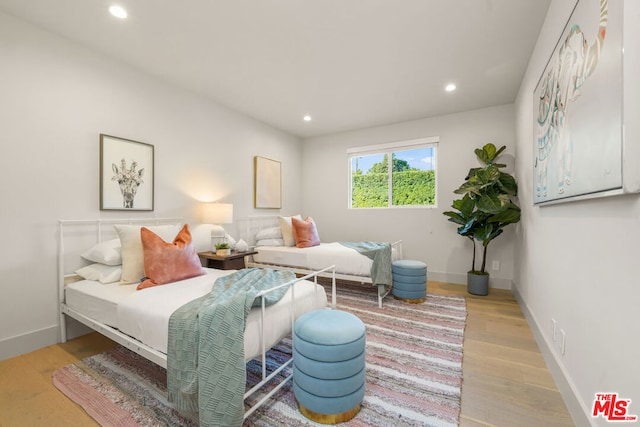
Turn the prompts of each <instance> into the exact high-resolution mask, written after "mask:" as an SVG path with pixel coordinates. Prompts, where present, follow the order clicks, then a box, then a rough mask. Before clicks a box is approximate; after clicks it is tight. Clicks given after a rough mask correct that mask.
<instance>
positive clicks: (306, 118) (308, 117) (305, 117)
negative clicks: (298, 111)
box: [302, 115, 311, 122]
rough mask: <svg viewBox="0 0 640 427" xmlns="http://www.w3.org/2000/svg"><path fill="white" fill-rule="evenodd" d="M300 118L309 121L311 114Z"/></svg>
mask: <svg viewBox="0 0 640 427" xmlns="http://www.w3.org/2000/svg"><path fill="white" fill-rule="evenodd" d="M302 120H304V121H305V122H310V121H311V116H309V115H306V116H304V117H303V118H302Z"/></svg>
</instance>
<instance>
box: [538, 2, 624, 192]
mask: <svg viewBox="0 0 640 427" xmlns="http://www.w3.org/2000/svg"><path fill="white" fill-rule="evenodd" d="M622 17H623V15H622V2H617V1H616V2H609V1H608V0H579V1H578V2H577V3H576V5H575V7H574V9H573V12H572V14H571V16H570V18H569V21H568V22H567V24H566V26H565V28H564V31H563V32H562V34H561V36H560V39H559V40H558V43H557V45H556V47H555V50H554V51H553V54H552V55H551V57H550V59H549V61H548V63H547V66H546V68H545V69H544V72H543V73H542V76H541V77H540V80H539V82H538V84H537V86H536V88H535V91H534V96H533V101H534V106H533V112H534V123H533V125H534V165H533V169H534V177H533V185H534V188H533V198H534V203H535V204H543V203H548V202H559V201H569V200H574V199H577V198H584V197H594V196H597V195H598V194H602V195H606V193H615V192H616V190H618V191H622V190H621V189H622V185H623V171H622V162H623V159H622V157H623V134H622V121H623V112H622V85H623V83H622V35H623V33H622Z"/></svg>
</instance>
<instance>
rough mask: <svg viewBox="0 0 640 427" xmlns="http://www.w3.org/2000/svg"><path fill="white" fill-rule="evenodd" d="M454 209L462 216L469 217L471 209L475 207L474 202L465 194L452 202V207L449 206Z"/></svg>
mask: <svg viewBox="0 0 640 427" xmlns="http://www.w3.org/2000/svg"><path fill="white" fill-rule="evenodd" d="M451 207H453V208H454V209H457V210H459V211H460V212H461V213H462V215H464V216H467V217H468V216H471V214H472V213H473V209H474V208H475V207H476V202H475V200H473V199H472V198H471V197H469V195H468V194H465V195H464V197H463V198H462V199H458V200H454V201H453V205H451Z"/></svg>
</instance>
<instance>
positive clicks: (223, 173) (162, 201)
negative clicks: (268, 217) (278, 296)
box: [0, 13, 302, 359]
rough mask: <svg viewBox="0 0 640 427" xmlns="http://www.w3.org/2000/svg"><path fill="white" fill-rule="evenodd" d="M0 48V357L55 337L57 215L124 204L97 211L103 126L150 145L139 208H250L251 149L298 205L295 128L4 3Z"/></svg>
mask: <svg viewBox="0 0 640 427" xmlns="http://www.w3.org/2000/svg"><path fill="white" fill-rule="evenodd" d="M0 58H1V64H0V94H1V96H0V123H1V124H0V179H1V181H2V184H1V185H2V186H1V188H2V190H1V194H2V203H1V204H0V220H1V221H2V224H3V227H2V230H3V238H4V241H5V243H4V244H3V245H2V251H1V256H0V292H1V295H2V298H0V359H2V358H6V357H9V356H12V355H16V354H19V353H23V352H26V351H30V350H32V349H35V348H39V347H42V346H45V345H48V344H51V343H54V342H56V339H57V322H58V317H57V304H56V301H57V284H56V280H57V279H56V277H57V276H56V275H57V271H56V258H55V256H56V227H57V220H58V219H79V218H100V217H102V218H112V217H127V216H131V214H132V213H131V212H129V213H126V212H125V213H114V212H101V211H100V210H99V200H98V198H99V196H98V194H99V189H98V187H99V176H98V167H99V134H100V133H106V134H110V135H115V136H120V137H123V138H129V139H133V140H137V141H141V142H145V143H149V144H152V145H154V147H155V172H156V174H155V211H154V212H142V213H137V214H136V216H142V217H148V216H158V217H163V216H165V217H166V216H182V217H184V218H185V219H186V220H187V221H188V222H190V223H191V224H194V223H197V222H198V215H197V208H196V206H197V203H198V201H202V200H206V201H213V200H221V201H225V202H232V203H233V204H234V208H235V217H236V218H240V217H246V216H247V215H249V214H256V213H258V212H256V211H255V210H254V209H253V156H255V155H261V156H266V157H270V158H273V159H278V160H281V161H282V162H283V195H284V197H283V203H284V204H283V212H291V211H297V210H300V208H301V205H302V201H301V198H300V194H301V190H302V184H301V170H302V167H301V153H302V149H301V144H300V141H299V139H298V138H296V137H293V136H291V135H288V134H286V133H283V132H281V131H279V130H276V129H273V128H271V127H269V126H266V125H264V124H262V123H259V122H257V121H255V120H252V119H250V118H248V117H246V116H243V115H241V114H238V113H235V112H233V111H230V110H228V109H226V108H224V107H221V106H219V105H217V104H215V103H212V102H210V101H208V100H205V99H204V98H201V97H199V96H197V95H194V94H190V93H187V92H185V91H182V90H180V89H177V88H174V87H172V86H169V85H166V84H164V83H162V82H161V81H158V80H156V79H154V78H152V77H149V76H147V75H144V74H141V73H139V72H137V71H135V70H132V69H130V68H127V67H125V66H122V65H120V64H119V63H117V62H114V61H112V60H110V59H109V58H106V57H104V56H101V55H99V54H97V53H95V52H92V51H89V50H86V49H84V48H83V47H81V46H79V45H77V44H74V43H71V42H69V41H67V40H65V39H62V38H59V37H57V36H55V35H53V34H50V33H47V32H44V31H42V30H40V29H37V28H35V27H33V26H31V25H28V24H26V23H24V22H22V21H19V20H17V19H15V18H13V17H10V16H8V15H5V14H2V13H0ZM268 212H269V213H273V211H268ZM261 213H264V211H262V212H261ZM227 229H230V230H231V231H233V229H234V227H233V226H230V227H227Z"/></svg>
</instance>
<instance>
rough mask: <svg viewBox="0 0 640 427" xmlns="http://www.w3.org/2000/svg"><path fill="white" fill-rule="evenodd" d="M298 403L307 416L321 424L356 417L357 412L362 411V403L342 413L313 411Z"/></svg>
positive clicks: (335, 422)
mask: <svg viewBox="0 0 640 427" xmlns="http://www.w3.org/2000/svg"><path fill="white" fill-rule="evenodd" d="M297 403H298V409H300V412H301V413H302V415H304V416H305V417H307V418H309V419H310V420H311V421H315V422H317V423H320V424H338V423H343V422H345V421H349V420H350V419H351V418H353V417H355V416H356V414H357V413H358V412H359V411H360V406H361V405H362V403H358V404H357V405H356V406H354V407H353V408H351V409H349V410H348V411H345V412H342V413H340V414H319V413H317V412H313V411H312V410H310V409H307V408H305V407H304V406H302V405H301V404H300V402H297Z"/></svg>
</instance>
